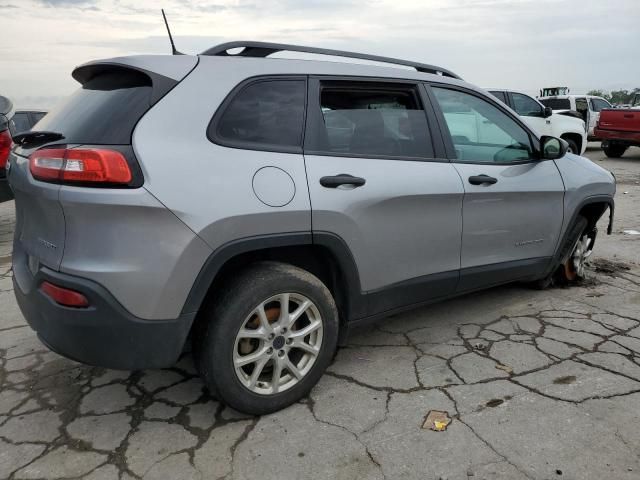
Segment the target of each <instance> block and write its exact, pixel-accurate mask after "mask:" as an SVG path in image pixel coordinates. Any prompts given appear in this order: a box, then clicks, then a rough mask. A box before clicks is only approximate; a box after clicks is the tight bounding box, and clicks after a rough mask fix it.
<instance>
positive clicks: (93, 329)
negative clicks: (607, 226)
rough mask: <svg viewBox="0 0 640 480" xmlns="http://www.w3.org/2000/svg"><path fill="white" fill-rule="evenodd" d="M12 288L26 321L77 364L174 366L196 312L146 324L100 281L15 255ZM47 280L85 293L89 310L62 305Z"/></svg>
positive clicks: (128, 367) (51, 346)
mask: <svg viewBox="0 0 640 480" xmlns="http://www.w3.org/2000/svg"><path fill="white" fill-rule="evenodd" d="M13 271H14V276H13V285H14V292H15V296H16V299H17V301H18V305H19V306H20V310H21V311H22V313H23V315H24V317H25V318H26V320H27V322H28V323H29V325H30V326H31V328H33V329H34V330H35V331H36V332H37V333H38V336H39V337H40V338H41V340H42V341H43V343H45V344H46V345H47V346H48V347H49V348H50V349H51V350H54V351H55V352H57V353H59V354H61V355H63V356H65V357H68V358H71V359H73V360H76V361H79V362H82V363H86V364H89V365H96V366H100V367H107V368H116V369H122V370H138V369H143V368H162V367H168V366H171V365H173V364H174V363H175V362H176V360H177V359H178V357H179V356H180V353H181V352H182V349H183V346H184V343H185V341H186V338H187V335H188V333H189V330H190V328H191V325H192V323H193V320H194V317H195V313H193V314H187V315H182V316H180V317H179V318H177V319H172V320H141V319H139V318H137V317H134V316H133V315H131V314H130V313H129V312H127V311H126V310H125V309H124V308H123V307H122V305H120V304H119V303H118V302H117V301H116V300H115V299H114V298H113V296H112V295H111V294H110V293H109V292H108V291H107V290H106V289H105V288H104V287H102V286H100V285H98V284H97V283H95V282H92V281H90V280H86V279H83V278H79V277H75V276H72V275H67V274H62V273H59V272H55V271H53V270H50V269H48V268H46V267H39V268H38V270H37V271H36V273H35V274H32V272H31V270H30V269H29V267H28V265H27V256H26V255H24V254H23V253H21V252H14V259H13ZM44 280H48V281H50V282H52V283H54V284H56V285H60V286H63V287H67V288H71V289H74V290H77V291H79V292H81V293H83V294H84V295H85V296H86V297H87V299H88V300H89V303H90V306H89V307H88V308H68V307H64V306H62V305H58V304H57V303H55V302H54V301H53V300H51V299H50V298H49V297H48V296H46V295H45V294H44V293H42V291H40V289H39V286H40V284H41V283H42V282H43V281H44Z"/></svg>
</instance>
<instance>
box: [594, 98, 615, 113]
mask: <svg viewBox="0 0 640 480" xmlns="http://www.w3.org/2000/svg"><path fill="white" fill-rule="evenodd" d="M591 105H593V111H594V112H599V111H601V110H603V109H605V108H611V105H609V102H607V101H605V100H603V99H601V98H592V99H591Z"/></svg>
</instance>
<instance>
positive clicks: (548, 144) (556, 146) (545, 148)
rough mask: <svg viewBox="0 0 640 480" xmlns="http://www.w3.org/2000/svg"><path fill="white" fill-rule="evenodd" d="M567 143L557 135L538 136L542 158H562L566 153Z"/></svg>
mask: <svg viewBox="0 0 640 480" xmlns="http://www.w3.org/2000/svg"><path fill="white" fill-rule="evenodd" d="M568 149H569V144H568V143H567V142H565V141H564V140H562V139H561V138H557V137H549V136H547V135H543V136H542V137H540V150H541V152H542V159H543V160H555V159H557V158H562V157H564V156H565V154H566V153H567V150H568Z"/></svg>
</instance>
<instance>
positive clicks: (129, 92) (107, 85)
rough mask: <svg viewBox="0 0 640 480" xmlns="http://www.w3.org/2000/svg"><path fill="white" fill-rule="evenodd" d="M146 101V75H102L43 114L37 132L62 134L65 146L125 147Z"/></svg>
mask: <svg viewBox="0 0 640 480" xmlns="http://www.w3.org/2000/svg"><path fill="white" fill-rule="evenodd" d="M150 101H151V80H150V79H149V78H148V77H147V76H146V75H144V74H141V73H138V72H134V71H131V70H119V71H113V72H108V73H103V74H101V75H98V76H96V77H94V78H92V79H91V80H89V81H88V82H86V83H85V84H84V85H83V86H82V87H81V88H80V89H78V90H77V91H76V92H75V93H74V94H73V95H71V97H69V99H68V100H67V101H66V102H64V103H63V104H62V105H61V106H60V107H58V108H57V109H55V110H53V111H52V112H50V113H49V114H48V115H46V116H45V117H44V118H43V119H42V120H41V121H40V122H38V129H37V130H38V131H51V132H58V133H62V134H63V135H64V136H65V142H68V143H95V144H105V145H106V144H112V145H118V144H121V145H124V144H128V143H130V141H131V134H132V132H133V128H134V127H135V125H136V123H137V122H138V120H139V119H140V117H142V115H143V114H144V113H145V112H146V111H147V110H148V108H149V107H150V106H151V104H150Z"/></svg>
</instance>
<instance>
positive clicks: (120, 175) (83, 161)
mask: <svg viewBox="0 0 640 480" xmlns="http://www.w3.org/2000/svg"><path fill="white" fill-rule="evenodd" d="M29 170H31V175H33V178H36V179H38V180H43V181H45V182H56V183H93V184H111V185H127V184H128V183H129V182H131V178H132V175H131V169H130V168H129V164H128V163H127V160H126V158H125V157H124V155H122V153H120V152H118V151H116V150H109V149H103V148H73V149H67V148H43V149H41V150H37V151H35V152H33V153H32V154H31V156H30V157H29Z"/></svg>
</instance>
